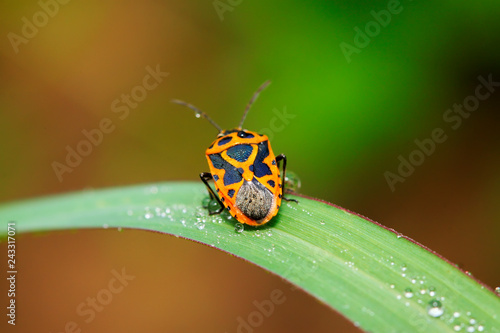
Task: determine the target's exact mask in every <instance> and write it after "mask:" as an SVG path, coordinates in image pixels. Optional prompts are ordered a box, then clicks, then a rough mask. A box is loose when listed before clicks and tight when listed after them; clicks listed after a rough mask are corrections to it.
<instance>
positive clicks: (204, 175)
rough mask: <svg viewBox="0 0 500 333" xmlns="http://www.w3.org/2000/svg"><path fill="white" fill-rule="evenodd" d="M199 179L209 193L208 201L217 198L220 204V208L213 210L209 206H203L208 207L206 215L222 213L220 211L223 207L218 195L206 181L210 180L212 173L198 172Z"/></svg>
mask: <svg viewBox="0 0 500 333" xmlns="http://www.w3.org/2000/svg"><path fill="white" fill-rule="evenodd" d="M200 179H201V181H202V182H203V183H204V184H205V186H206V187H207V190H208V194H209V195H210V201H212V200H214V199H215V200H217V202H218V203H219V205H220V208H219V209H218V210H214V211H211V210H210V206H208V207H205V208H207V209H208V215H215V214H220V213H222V211H223V210H224V208H225V207H224V205H223V204H222V202H221V201H220V199H219V197H218V196H217V195H216V194H215V192H214V190H212V188H211V187H210V185H209V184H208V181H209V180H211V179H213V177H212V174H211V173H210V172H202V173H200Z"/></svg>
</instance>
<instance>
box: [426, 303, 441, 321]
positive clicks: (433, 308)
mask: <svg viewBox="0 0 500 333" xmlns="http://www.w3.org/2000/svg"><path fill="white" fill-rule="evenodd" d="M443 313H444V309H443V305H442V304H441V302H440V301H438V300H432V301H430V302H429V307H428V308H427V314H428V315H429V316H431V317H434V318H437V317H441V316H442V315H443Z"/></svg>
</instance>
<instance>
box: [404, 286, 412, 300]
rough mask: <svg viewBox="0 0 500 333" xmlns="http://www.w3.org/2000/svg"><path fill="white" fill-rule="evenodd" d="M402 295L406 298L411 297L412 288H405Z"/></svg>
mask: <svg viewBox="0 0 500 333" xmlns="http://www.w3.org/2000/svg"><path fill="white" fill-rule="evenodd" d="M404 295H405V297H406V298H412V297H413V290H411V288H406V289H405V293H404Z"/></svg>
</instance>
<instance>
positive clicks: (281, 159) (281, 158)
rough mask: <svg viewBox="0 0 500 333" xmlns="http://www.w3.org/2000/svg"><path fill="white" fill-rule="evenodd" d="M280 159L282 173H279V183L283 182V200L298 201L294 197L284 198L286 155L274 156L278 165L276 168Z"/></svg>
mask: <svg viewBox="0 0 500 333" xmlns="http://www.w3.org/2000/svg"><path fill="white" fill-rule="evenodd" d="M281 161H283V174H282V175H281V184H283V185H282V192H283V200H285V201H293V202H296V203H299V202H298V201H297V200H295V199H288V198H285V179H286V156H285V154H279V155H278V156H276V164H277V165H278V169H279V168H280V162H281Z"/></svg>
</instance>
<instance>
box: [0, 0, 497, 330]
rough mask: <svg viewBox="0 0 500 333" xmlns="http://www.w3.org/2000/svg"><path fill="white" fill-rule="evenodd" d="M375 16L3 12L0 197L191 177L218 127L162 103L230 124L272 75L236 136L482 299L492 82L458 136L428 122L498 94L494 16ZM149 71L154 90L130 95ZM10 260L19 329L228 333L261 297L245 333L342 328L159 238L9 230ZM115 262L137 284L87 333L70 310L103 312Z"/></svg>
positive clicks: (387, 4)
mask: <svg viewBox="0 0 500 333" xmlns="http://www.w3.org/2000/svg"><path fill="white" fill-rule="evenodd" d="M61 2H62V1H61ZM391 4H392V5H394V1H370V2H368V1H366V2H365V1H359V2H349V1H332V2H324V1H320V0H314V1H298V0H294V1H283V0H282V1H273V2H268V1H262V0H261V1H252V2H250V1H236V0H233V1H229V0H221V1H191V0H190V1H177V2H175V1H141V2H131V1H90V2H89V1H86V2H85V3H83V2H79V1H70V2H68V3H67V4H62V3H60V2H56V1H55V0H45V1H44V0H42V1H41V2H36V1H17V2H15V3H11V2H6V1H2V2H1V6H2V7H1V10H0V18H1V20H0V32H1V34H0V35H1V36H3V38H2V39H1V42H0V43H1V49H0V50H1V52H0V78H1V80H0V112H1V117H2V118H1V121H0V142H1V144H0V146H1V153H2V163H1V164H0V168H1V169H0V170H1V173H2V175H3V177H2V182H1V183H0V189H1V191H0V196H1V198H0V199H1V201H3V202H6V201H12V200H21V199H25V198H31V197H38V196H44V195H49V194H56V193H65V192H70V191H77V190H81V189H85V188H103V187H109V186H119V185H128V184H139V183H147V182H160V181H168V180H196V179H197V175H198V173H199V172H201V171H208V170H207V169H208V166H207V165H206V161H205V157H204V154H203V153H204V150H205V148H206V147H207V146H208V145H209V143H210V142H211V141H212V140H213V138H214V137H215V135H216V131H215V130H214V129H213V128H212V127H211V126H210V125H209V124H208V123H207V122H205V121H201V120H197V119H196V118H195V117H193V115H192V114H190V113H189V112H186V111H185V110H183V109H182V108H180V107H179V106H176V105H173V104H171V103H170V102H169V101H170V99H172V98H180V99H184V100H187V101H189V102H192V103H193V104H195V105H197V106H198V107H200V108H201V109H203V110H204V111H206V112H207V113H209V114H210V115H211V117H212V118H213V119H215V120H216V121H217V122H218V123H219V124H220V125H221V126H222V127H231V126H235V125H236V124H237V123H238V121H239V119H240V116H241V114H242V111H243V109H244V107H245V104H246V103H247V101H248V99H249V98H250V96H251V94H252V93H253V91H255V89H256V88H257V87H258V86H259V85H260V84H261V83H262V82H264V81H265V80H267V79H271V80H272V82H273V83H272V85H271V86H270V87H269V88H268V89H267V90H266V91H265V92H264V93H263V94H262V95H261V97H260V98H259V100H258V102H257V103H256V104H255V105H254V107H253V109H252V111H251V112H250V114H249V116H248V118H247V121H246V123H245V127H246V128H248V129H252V130H263V131H270V132H271V133H272V142H273V149H274V151H275V152H276V153H281V152H283V153H286V155H287V157H288V159H289V169H290V170H293V171H294V172H296V173H297V174H298V175H299V176H300V178H301V180H302V185H303V186H302V193H304V194H307V195H310V196H313V197H318V198H322V199H325V200H327V201H331V202H333V203H336V204H338V205H340V206H343V207H346V208H348V209H350V210H353V211H356V212H358V213H360V214H363V215H365V216H368V217H370V218H372V219H374V220H377V221H379V222H380V223H382V224H384V225H386V226H388V227H391V228H395V229H396V230H397V231H399V232H401V233H403V234H405V235H407V236H409V237H411V238H413V239H415V240H417V241H419V242H421V243H422V244H424V245H426V246H428V247H430V248H431V249H433V250H435V251H437V252H438V253H440V254H442V255H443V256H444V257H446V258H448V259H450V260H451V261H452V262H455V263H457V264H458V265H459V266H461V267H462V268H463V269H465V270H467V271H470V272H472V274H473V275H474V276H476V277H477V278H478V279H480V280H481V281H483V282H485V283H486V284H488V285H490V286H492V287H496V286H499V285H500V265H498V258H499V255H500V245H499V242H498V235H499V233H500V226H499V225H500V224H499V222H500V213H499V209H498V208H499V207H498V202H499V201H500V200H499V199H500V173H499V172H498V171H499V170H500V158H499V156H500V134H499V133H500V132H499V129H500V127H499V124H500V123H499V120H500V117H499V106H500V86H499V87H493V88H492V89H497V91H493V92H492V93H490V95H489V96H488V97H487V98H485V99H484V100H481V101H480V102H479V104H478V105H477V106H476V107H474V109H475V111H473V112H471V113H470V116H467V118H463V117H462V116H460V119H461V123H460V124H459V125H458V120H457V118H453V119H454V120H453V121H451V120H450V118H446V115H448V116H451V115H452V114H451V113H448V110H449V109H450V108H453V105H454V103H457V104H462V103H464V101H465V100H466V101H467V102H471V101H473V97H470V96H474V95H475V91H476V87H477V86H478V85H479V84H480V81H479V79H478V77H479V76H482V77H483V78H486V79H487V78H488V76H490V77H491V78H492V80H493V81H495V82H500V34H499V32H500V29H499V28H500V22H499V20H498V17H500V3H499V2H498V1H483V2H481V3H471V2H468V1H445V2H441V3H439V4H436V3H434V2H431V1H420V0H419V1H413V2H411V1H402V2H400V3H399V5H397V6H396V7H391V6H392V5H391ZM390 8H392V9H394V10H393V12H391V11H389V9H390ZM372 11H375V12H372ZM374 13H375V14H374ZM381 13H382V14H381ZM383 13H390V15H389V16H384V15H383ZM377 17H378V21H377ZM384 20H385V21H384ZM374 22H375V23H374ZM377 26H378V28H377ZM366 28H368V35H366V36H368V37H364V38H363V36H362V35H360V33H359V31H366V30H365V29H366ZM370 29H371V30H370ZM365 33H366V32H365ZM148 68H149V69H148ZM155 70H159V71H161V72H163V73H168V75H167V74H164V75H160V76H158V80H157V84H155V80H152V79H149V80H147V81H146V82H144V78H145V77H146V76H147V75H148V73H150V72H151V71H155ZM153 86H154V87H153ZM141 87H146V88H148V89H143V88H141ZM482 91H483V92H486V90H484V88H483V90H482ZM144 92H145V94H144ZM123 94H125V95H127V94H128V95H131V100H130V101H129V102H128V103H130V104H127V101H126V100H124V99H123ZM125 98H126V97H125ZM285 111H286V114H288V115H289V117H288V118H284V117H283V114H285ZM453 115H454V117H457V115H458V113H454V114H453ZM104 118H109V119H111V121H112V125H113V130H112V131H111V132H110V133H106V134H104V135H103V138H102V141H101V142H100V143H99V144H98V145H96V146H95V147H93V148H92V151H91V153H90V154H89V155H88V156H86V157H84V158H83V159H82V161H81V162H80V163H79V164H78V165H77V166H76V167H74V168H73V170H72V172H71V173H69V172H68V173H63V174H62V175H60V177H58V176H57V175H56V172H55V171H54V169H53V163H54V162H59V163H64V160H65V158H66V154H67V150H66V149H67V146H69V147H72V148H75V147H76V146H77V145H78V144H79V142H80V141H81V140H82V139H84V138H85V136H84V134H83V133H82V131H83V130H86V131H91V130H93V129H95V128H98V127H99V126H100V123H101V121H102V119H104ZM273 119H274V120H273ZM276 119H278V120H276ZM447 119H448V120H447ZM452 125H455V127H456V128H455V129H454V128H453V127H452ZM436 128H441V129H443V131H444V133H445V135H446V137H447V139H446V140H445V141H444V142H443V143H438V144H436V147H435V151H434V152H433V153H431V154H429V155H430V156H427V157H425V161H423V162H422V163H421V165H419V166H417V167H415V170H414V171H413V173H412V174H411V175H409V176H408V177H405V181H404V182H397V183H396V184H394V186H393V188H392V189H391V186H390V185H389V184H388V182H387V180H386V177H385V176H384V174H386V172H391V173H394V174H396V173H397V172H398V166H399V164H400V161H399V160H398V157H399V156H400V155H401V156H402V158H404V159H406V160H407V159H408V158H409V156H410V155H411V154H413V156H414V157H415V156H417V154H418V153H416V152H415V151H416V150H417V146H416V143H415V140H424V139H427V138H430V137H431V132H432V131H433V130H434V129H436ZM417 157H418V156H417ZM415 158H416V157H415ZM0 248H1V251H2V253H6V246H5V243H3V244H1V246H0ZM17 251H18V252H17V259H18V266H19V272H20V273H19V275H18V296H17V300H18V317H17V323H18V325H17V326H16V329H17V331H19V332H35V331H36V332H53V333H55V332H64V331H65V329H67V330H68V331H70V330H72V329H73V327H72V326H71V324H69V328H68V327H66V325H67V323H68V322H72V321H73V322H75V323H76V325H77V327H78V328H80V329H81V330H82V332H237V331H238V327H239V325H240V324H239V322H238V318H239V317H241V318H248V316H251V315H252V313H253V312H254V311H255V310H256V307H255V304H254V303H253V302H254V301H258V302H260V301H263V300H266V299H269V297H270V293H271V292H272V291H273V290H274V289H279V290H281V291H283V293H284V297H285V298H286V301H285V302H284V303H283V304H281V305H278V306H276V308H275V310H274V313H273V314H272V315H271V316H270V317H269V318H265V319H264V321H263V323H262V324H260V325H258V327H255V328H252V329H253V331H254V332H304V331H307V332H351V331H352V332H357V331H358V329H357V328H355V327H354V326H353V325H352V324H351V323H349V322H348V321H346V320H345V319H343V318H342V317H340V316H339V315H338V314H336V313H334V312H332V311H331V310H329V309H327V308H326V307H325V306H323V305H322V304H319V303H318V302H317V301H315V300H314V299H312V298H311V297H309V296H308V295H306V294H304V293H302V292H301V291H297V290H295V291H293V290H291V289H290V285H288V284H287V283H285V282H283V281H281V280H280V279H279V278H278V277H276V276H273V275H271V274H269V273H267V272H265V271H263V270H261V269H259V268H257V267H255V266H252V265H250V264H248V263H246V262H243V261H240V260H238V259H235V258H233V257H230V256H228V255H227V254H224V253H221V252H219V251H216V250H213V249H209V248H207V247H204V246H202V245H199V244H195V243H192V242H188V241H185V240H180V239H176V238H174V237H169V236H166V235H160V234H155V233H148V232H141V231H128V230H124V231H122V232H118V231H116V230H95V231H76V232H75V231H71V232H70V231H67V232H51V233H47V234H44V235H41V236H40V235H22V236H20V237H18V244H17ZM2 265H3V264H2ZM2 267H3V266H2ZM123 267H124V268H125V271H126V272H127V274H129V275H131V276H135V279H133V280H131V281H129V283H128V285H127V286H125V287H124V288H123V290H122V291H121V292H119V293H117V294H114V295H113V298H112V300H110V301H109V304H108V305H106V306H105V307H104V308H103V309H101V310H102V311H100V312H97V311H96V312H95V318H92V320H89V322H88V323H87V322H85V319H89V317H88V316H82V315H80V314H78V312H77V309H78V308H79V306H80V305H81V304H82V302H83V303H85V302H87V298H88V297H96V295H100V297H105V296H106V295H107V294H106V289H107V288H109V287H108V285H109V282H110V281H111V279H113V276H114V275H113V273H112V271H113V270H116V271H117V272H120V271H121V269H122V268H123ZM2 271H3V272H4V271H5V270H3V269H2ZM2 280H3V281H5V280H4V279H2ZM1 286H2V290H6V286H4V285H3V284H2V285H1ZM103 290H104V291H103ZM3 294H4V292H3V291H2V295H3ZM2 297H5V296H2ZM82 309H88V308H87V307H83V308H80V310H82ZM0 325H1V326H0V327H5V326H6V324H5V320H2V323H1V324H0ZM8 328H9V329H12V327H10V326H9V327H8ZM2 331H4V330H3V328H2ZM240 331H241V332H244V330H240Z"/></svg>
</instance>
